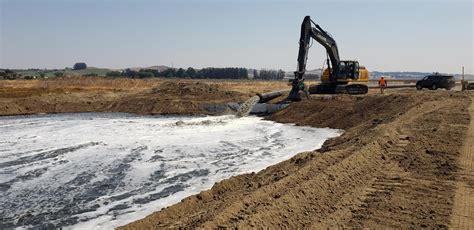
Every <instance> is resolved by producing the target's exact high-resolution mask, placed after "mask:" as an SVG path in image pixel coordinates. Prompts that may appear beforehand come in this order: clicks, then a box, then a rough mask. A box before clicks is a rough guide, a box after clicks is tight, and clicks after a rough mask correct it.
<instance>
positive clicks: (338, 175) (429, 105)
mask: <svg viewBox="0 0 474 230" xmlns="http://www.w3.org/2000/svg"><path fill="white" fill-rule="evenodd" d="M469 103H470V98H469V96H468V94H465V93H460V92H447V91H437V92H433V91H429V92H428V91H422V92H413V91H403V90H401V91H397V93H395V92H393V93H391V95H386V96H379V95H365V96H360V97H359V96H358V97H351V96H336V97H314V98H313V99H311V100H308V101H303V102H300V103H294V104H292V105H291V106H289V107H288V108H286V109H285V110H283V111H280V112H279V113H277V114H275V115H273V116H272V117H270V119H272V120H276V121H279V122H291V123H296V124H298V125H311V126H316V127H327V126H328V127H333V128H344V129H345V130H346V132H345V133H344V134H343V135H342V136H340V137H338V138H335V139H331V140H329V141H327V142H326V143H325V145H324V147H323V148H322V149H320V150H319V151H313V152H305V153H300V154H298V155H296V156H295V157H293V158H292V159H290V160H287V161H284V162H281V163H279V164H277V165H274V166H271V167H268V168H267V169H265V170H262V171H260V172H258V173H252V174H245V175H240V176H236V177H232V178H230V179H227V180H224V181H222V182H219V183H217V184H215V185H214V186H213V188H212V189H210V190H208V191H204V192H201V193H200V194H198V195H195V196H191V197H188V198H186V199H184V200H183V201H182V202H180V203H178V204H176V205H173V206H171V207H168V208H165V209H163V210H161V211H160V212H157V213H154V214H152V215H150V216H148V217H147V218H145V219H143V220H139V221H136V222H134V223H131V224H129V225H127V226H125V228H127V229H142V228H180V227H184V228H206V229H207V228H216V227H238V228H243V229H246V228H255V227H268V228H271V229H273V228H316V229H318V228H325V227H357V228H359V227H360V228H363V227H369V228H374V229H379V228H387V227H389V228H421V227H428V228H446V227H447V226H448V224H449V219H450V215H451V210H452V204H453V195H454V186H453V185H454V179H455V176H454V175H455V173H456V170H457V163H456V162H457V161H456V160H457V158H458V155H459V152H458V151H459V148H460V146H461V145H462V139H463V138H462V137H463V136H464V134H465V132H466V127H467V124H468V123H469V119H470V118H469V115H468V113H467V109H466V108H467V106H468V105H469Z"/></svg>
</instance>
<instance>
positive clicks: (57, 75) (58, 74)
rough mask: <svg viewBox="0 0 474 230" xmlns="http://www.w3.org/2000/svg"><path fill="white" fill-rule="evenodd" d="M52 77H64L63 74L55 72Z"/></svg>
mask: <svg viewBox="0 0 474 230" xmlns="http://www.w3.org/2000/svg"><path fill="white" fill-rule="evenodd" d="M54 76H56V77H62V76H64V73H63V72H55V73H54Z"/></svg>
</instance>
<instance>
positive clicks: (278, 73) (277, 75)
mask: <svg viewBox="0 0 474 230" xmlns="http://www.w3.org/2000/svg"><path fill="white" fill-rule="evenodd" d="M284 77H285V71H283V70H281V69H280V70H264V69H263V70H260V71H257V70H254V71H253V78H254V79H260V80H281V79H283V78H284Z"/></svg>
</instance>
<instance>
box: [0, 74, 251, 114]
mask: <svg viewBox="0 0 474 230" xmlns="http://www.w3.org/2000/svg"><path fill="white" fill-rule="evenodd" d="M26 83H27V82H26ZM109 83H110V84H113V83H114V81H111V82H104V83H103V84H102V85H99V86H84V85H79V86H76V85H72V86H71V85H65V86H63V85H62V84H60V83H56V84H57V85H59V86H54V84H50V85H53V86H50V85H47V86H45V87H42V86H38V85H33V86H22V85H19V86H16V87H3V88H2V87H0V115H18V114H36V113H64V112H128V113H137V114H210V112H208V111H207V110H206V109H205V106H206V105H212V104H222V103H226V102H241V101H244V100H245V99H247V98H248V95H247V94H245V93H243V92H238V91H234V90H232V89H224V88H223V87H221V86H220V85H218V84H216V83H204V82H200V81H172V80H169V81H162V82H154V83H153V84H148V85H143V86H139V87H135V88H134V85H132V84H121V85H119V86H117V87H106V86H107V84H109ZM126 83H129V82H126Z"/></svg>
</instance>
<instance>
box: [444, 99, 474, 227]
mask: <svg viewBox="0 0 474 230" xmlns="http://www.w3.org/2000/svg"><path fill="white" fill-rule="evenodd" d="M472 99H473V97H472V96H471V105H470V107H469V114H470V116H471V123H470V125H469V130H468V132H467V135H466V139H465V140H464V146H463V150H462V152H461V156H460V158H459V165H460V167H461V169H460V172H459V174H458V178H457V182H456V195H455V197H454V208H453V214H452V215H451V225H450V228H452V229H472V228H474V121H473V119H474V103H472Z"/></svg>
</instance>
